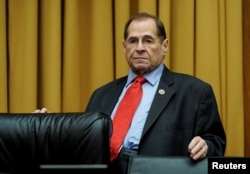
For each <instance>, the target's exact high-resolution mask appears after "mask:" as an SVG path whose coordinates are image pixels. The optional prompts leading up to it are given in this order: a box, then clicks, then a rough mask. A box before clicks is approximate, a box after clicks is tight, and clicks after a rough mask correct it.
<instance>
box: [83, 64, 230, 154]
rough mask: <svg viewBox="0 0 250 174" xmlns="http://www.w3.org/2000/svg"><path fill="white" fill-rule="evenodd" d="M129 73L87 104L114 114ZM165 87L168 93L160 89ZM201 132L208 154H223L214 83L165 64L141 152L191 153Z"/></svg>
mask: <svg viewBox="0 0 250 174" xmlns="http://www.w3.org/2000/svg"><path fill="white" fill-rule="evenodd" d="M126 80H127V77H123V78H120V79H118V80H115V81H113V82H110V83H108V84H106V85H104V86H102V87H100V88H99V89H97V90H96V91H95V92H94V93H93V94H92V97H91V99H90V101H89V104H88V106H87V108H86V112H88V111H102V112H105V113H107V114H108V115H111V113H112V110H113V108H114V107H115V104H116V102H117V100H118V98H119V96H120V94H121V92H122V89H123V87H124V85H125V83H126ZM160 89H163V90H164V91H165V94H160V93H159V92H158V91H159V90H160ZM195 136H201V137H202V138H203V139H205V140H206V142H207V144H208V147H209V148H208V154H207V155H208V156H223V155H224V152H225V147H226V135H225V132H224V129H223V125H222V122H221V120H220V116H219V112H218V108H217V103H216V100H215V96H214V93H213V90H212V88H211V86H210V85H209V84H207V83H205V82H203V81H201V80H199V79H197V78H195V77H193V76H189V75H184V74H179V73H174V72H171V71H169V70H168V69H167V67H165V68H164V71H163V74H162V77H161V80H160V83H159V86H158V89H157V92H156V94H155V97H154V99H153V103H152V106H151V109H150V111H149V114H148V117H147V120H146V123H145V126H144V129H143V133H142V137H141V142H140V145H139V149H138V153H139V154H141V155H150V156H183V155H185V156H186V155H189V153H188V144H189V143H190V141H191V139H192V138H193V137H195Z"/></svg>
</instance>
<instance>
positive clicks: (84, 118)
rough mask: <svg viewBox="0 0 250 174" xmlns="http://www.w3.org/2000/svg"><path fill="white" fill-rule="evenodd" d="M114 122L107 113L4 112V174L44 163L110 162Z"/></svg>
mask: <svg viewBox="0 0 250 174" xmlns="http://www.w3.org/2000/svg"><path fill="white" fill-rule="evenodd" d="M111 133H112V122H111V119H110V117H109V116H107V115H106V114H104V113H99V112H95V113H48V114H35V113H30V114H29V113H27V114H26V113H25V114H24V113H22V114H17V113H12V114H9V113H0V173H1V172H5V173H39V171H40V166H41V165H52V164H55V165H57V164H60V165H63V164H65V165H72V164H107V165H108V163H109V138H110V136H111Z"/></svg>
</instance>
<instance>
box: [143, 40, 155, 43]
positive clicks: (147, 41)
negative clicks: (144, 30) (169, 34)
mask: <svg viewBox="0 0 250 174" xmlns="http://www.w3.org/2000/svg"><path fill="white" fill-rule="evenodd" d="M144 42H145V43H148V44H150V43H153V42H154V41H153V39H145V41H144Z"/></svg>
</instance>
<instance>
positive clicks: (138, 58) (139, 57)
mask: <svg viewBox="0 0 250 174" xmlns="http://www.w3.org/2000/svg"><path fill="white" fill-rule="evenodd" d="M134 59H147V58H146V57H134Z"/></svg>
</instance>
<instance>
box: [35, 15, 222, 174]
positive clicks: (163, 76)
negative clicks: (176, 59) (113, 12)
mask: <svg viewBox="0 0 250 174" xmlns="http://www.w3.org/2000/svg"><path fill="white" fill-rule="evenodd" d="M123 47H124V53H125V57H126V60H127V62H128V64H129V66H130V70H129V73H128V76H126V77H122V78H120V79H117V80H114V81H112V82H110V83H108V84H106V85H104V86H102V87H100V88H99V89H97V90H95V92H94V93H93V94H92V96H91V98H90V101H89V103H88V105H87V108H86V112H90V111H102V112H105V113H107V114H108V115H110V116H111V118H112V119H113V120H114V118H115V117H116V115H115V114H116V111H117V110H118V106H119V103H120V102H121V100H122V98H123V96H124V95H125V93H126V91H127V89H128V88H129V86H130V85H131V83H132V82H133V80H134V79H135V77H136V76H143V77H144V78H145V79H146V82H144V83H143V84H142V89H143V94H142V98H141V101H140V103H139V105H138V107H137V109H136V111H135V114H134V115H133V120H132V122H131V124H130V126H129V130H128V131H127V133H126V136H125V137H124V140H123V142H122V145H121V148H120V149H119V152H118V153H119V154H118V157H115V159H114V160H112V162H111V166H112V170H113V173H126V168H127V158H126V157H127V156H129V155H127V154H133V155H135V154H138V155H148V156H190V158H191V159H193V160H198V159H202V158H204V157H206V156H223V155H224V152H225V147H226V135H225V132H224V129H223V125H222V123H221V120H220V116H219V112H218V108H217V103H216V99H215V96H214V93H213V90H212V87H211V86H210V85H209V84H207V83H205V82H203V81H201V80H199V79H197V78H195V77H192V76H189V75H185V74H179V73H174V72H171V71H170V70H169V69H168V68H167V67H166V66H165V65H164V64H163V59H164V57H165V54H166V52H167V50H168V39H167V37H166V33H165V28H164V25H163V24H162V22H161V21H160V20H159V19H158V18H156V17H155V16H152V15H150V14H147V13H139V14H137V15H135V16H133V17H132V18H131V19H129V20H128V22H127V23H126V25H125V30H124V41H123ZM36 112H47V110H46V109H42V110H41V111H40V110H37V111H36ZM126 116H127V115H126V112H124V117H126ZM113 124H114V123H113ZM118 130H119V128H116V130H115V131H118ZM113 133H114V132H113ZM112 136H113V135H112ZM111 142H112V137H111ZM111 150H112V149H111ZM125 154H126V155H125ZM125 156H126V157H125Z"/></svg>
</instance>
